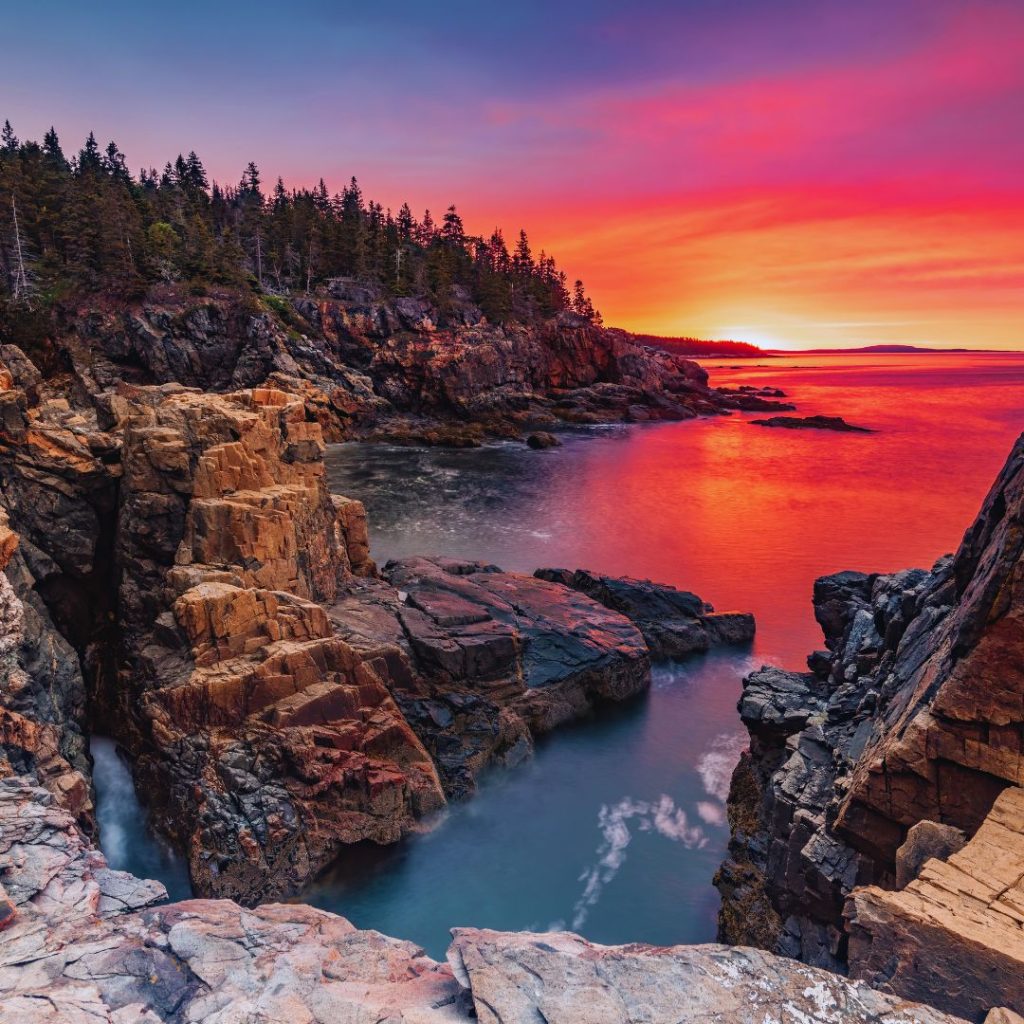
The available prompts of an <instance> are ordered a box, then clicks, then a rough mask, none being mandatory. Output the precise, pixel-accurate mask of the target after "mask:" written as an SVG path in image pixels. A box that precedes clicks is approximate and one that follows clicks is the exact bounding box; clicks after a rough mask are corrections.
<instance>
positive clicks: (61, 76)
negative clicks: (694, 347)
mask: <svg viewBox="0 0 1024 1024" xmlns="http://www.w3.org/2000/svg"><path fill="white" fill-rule="evenodd" d="M3 6H4V7H5V8H6V9H5V10H4V13H3V21H4V32H3V36H4V38H3V41H2V52H3V65H4V70H3V75H2V80H3V84H2V85H0V118H3V117H8V118H10V120H11V122H12V124H13V126H14V129H15V131H16V132H17V134H18V135H20V136H21V137H22V138H41V137H42V134H43V132H44V131H45V130H46V129H47V128H48V127H49V126H50V125H51V124H52V125H54V126H55V127H56V129H57V132H58V134H59V136H60V138H61V141H62V143H63V145H64V148H65V150H68V151H70V150H73V149H77V148H78V147H79V146H80V144H81V141H82V140H83V139H84V137H85V135H86V134H87V133H88V131H89V130H95V132H96V135H97V138H98V139H99V140H100V143H101V144H102V145H105V143H106V142H107V141H109V140H110V139H114V140H115V141H116V142H117V143H118V145H119V146H120V148H121V149H122V150H123V151H124V152H125V153H126V154H127V156H128V161H129V165H130V166H131V167H132V168H136V169H137V168H139V167H141V166H144V165H145V166H157V167H161V166H162V165H163V164H164V162H165V161H166V160H168V159H173V157H174V156H176V155H177V153H178V152H186V153H187V152H188V151H189V150H190V149H194V150H196V152H197V153H198V154H199V155H200V157H201V158H202V159H203V161H204V163H205V164H206V166H207V168H208V170H209V171H210V172H211V174H212V176H213V177H215V178H216V179H218V180H220V181H222V182H235V181H237V180H238V178H239V177H240V176H241V171H242V169H243V167H244V166H245V164H246V162H247V161H249V160H255V161H256V162H257V164H258V165H259V167H260V169H261V172H262V175H263V178H264V180H265V181H273V180H274V179H275V178H276V177H277V176H278V175H280V176H282V177H283V178H284V180H285V182H286V184H288V185H296V186H298V185H309V184H314V183H315V182H316V181H317V179H318V178H320V177H321V176H322V177H323V178H324V179H325V181H326V182H327V184H328V187H329V188H331V190H332V191H334V190H337V189H340V188H341V186H342V185H343V184H344V183H345V182H346V181H347V180H348V179H349V177H351V176H352V175H355V176H357V177H358V178H359V181H360V184H361V185H362V187H363V191H364V194H366V195H368V196H369V197H372V198H374V199H376V200H379V201H380V202H382V203H384V204H385V205H386V206H392V207H394V208H397V207H398V206H399V205H400V204H401V203H402V202H403V201H404V200H408V201H409V202H410V204H411V205H412V206H413V207H414V209H415V210H417V211H419V210H422V209H423V208H426V207H429V208H430V209H431V210H432V211H433V212H434V213H435V214H437V213H439V212H441V211H443V210H444V208H445V207H447V206H448V204H449V203H452V202H454V203H456V204H457V205H458V208H459V211H460V212H461V213H462V215H463V218H464V220H465V222H466V225H467V228H468V229H469V230H471V231H475V232H479V233H484V232H487V233H489V232H490V230H491V229H492V228H493V227H494V226H495V225H501V226H502V227H503V228H504V229H505V233H506V236H507V237H508V236H512V235H514V234H515V233H517V232H518V230H519V228H520V227H523V228H525V229H526V230H527V232H528V234H529V236H530V239H531V242H532V244H533V248H534V250H535V251H537V250H539V249H541V248H544V249H546V250H547V251H548V252H551V253H553V254H554V255H555V256H556V257H557V258H558V260H559V263H560V265H562V266H563V267H564V269H565V270H566V271H567V272H568V273H569V275H570V278H575V277H582V278H583V280H584V281H585V282H586V284H587V288H588V291H589V292H590V293H591V295H592V296H593V298H594V300H595V302H596V304H597V305H598V307H599V308H600V309H601V311H602V312H603V314H604V317H605V321H606V323H609V324H613V325H615V326H621V327H625V328H628V329H631V330H637V331H643V332H649V333H657V334H666V335H673V334H692V335H698V336H702V337H716V338H726V337H727V338H736V339H740V340H746V341H752V342H755V343H760V344H765V345H768V346H771V347H783V348H800V347H814V346H855V345H862V344H875V343H910V344H924V345H936V346H940V347H950V346H970V347H995V348H1024V0H958V2H952V0H859V2H856V3H851V2H849V0H843V2H834V0H675V2H669V0H660V2H658V0H631V2H629V3H623V2H612V0H543V2H542V0H517V2H515V3H512V4H510V3H494V2H488V0H476V2H472V3H471V2H468V0H432V2H429V3H427V2H423V0H420V2H417V3H414V2H409V0H390V2H389V0H378V2H376V3H373V4H367V3H339V2H334V3H330V2H326V0H292V2H291V3H289V4H273V5H272V4H269V3H265V2H262V0H250V2H244V3H243V2H241V0H206V2H205V3H197V2H194V0H176V2H175V3H174V4H172V5H158V4H139V3H138V2H137V0H132V2H130V3H129V2H125V0H111V2H104V0H94V2H93V3H89V4H85V3H82V2H81V0H36V2H35V3H32V4H15V3H13V0H5V2H4V5H3Z"/></svg>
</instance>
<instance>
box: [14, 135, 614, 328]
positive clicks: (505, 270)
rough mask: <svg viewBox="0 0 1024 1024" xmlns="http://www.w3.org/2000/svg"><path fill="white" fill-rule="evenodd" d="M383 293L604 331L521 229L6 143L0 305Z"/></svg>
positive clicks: (579, 287) (252, 177) (93, 145)
mask: <svg viewBox="0 0 1024 1024" xmlns="http://www.w3.org/2000/svg"><path fill="white" fill-rule="evenodd" d="M336 277H349V278H355V279H357V280H359V281H362V282H367V283H374V284H376V285H378V286H379V287H380V288H381V289H383V291H384V292H385V294H387V295H391V296H402V295H422V296H426V297H428V298H430V299H431V300H432V301H433V302H434V303H436V304H437V305H438V306H439V307H440V308H441V310H442V312H444V311H445V310H446V309H448V308H450V307H451V305H452V304H453V303H454V302H456V301H459V299H460V298H462V299H469V300H471V301H474V302H476V303H477V304H478V305H479V306H480V307H481V309H482V310H483V312H484V314H485V315H486V316H487V317H488V318H489V319H490V320H492V321H494V322H499V323H500V322H505V321H508V320H532V319H537V318H542V317H548V316H552V315H554V314H556V313H558V312H561V311H563V310H570V311H572V312H574V313H577V314H579V315H581V316H584V317H586V318H588V319H590V320H594V321H597V322H600V316H599V314H598V313H597V311H596V310H595V309H594V306H593V304H592V303H591V300H590V299H589V298H588V296H587V294H586V292H585V291H584V288H583V284H582V282H580V281H576V282H575V285H574V286H573V287H572V288H571V289H570V288H569V285H568V281H567V279H566V275H565V273H564V272H563V271H561V270H560V269H559V268H558V267H557V266H556V264H555V261H554V259H553V258H552V257H550V256H548V255H546V254H545V253H544V252H541V253H539V254H537V255H536V256H535V255H534V254H533V252H532V250H531V247H530V242H529V239H528V238H527V236H526V233H525V232H524V231H521V232H520V233H519V237H518V239H517V240H516V241H515V243H514V245H512V246H511V249H510V247H509V245H508V244H506V241H505V239H504V237H503V235H502V232H501V231H500V230H499V229H495V231H494V232H493V233H492V234H491V236H490V237H489V238H483V237H478V236H473V235H469V234H467V233H466V230H465V228H464V226H463V223H462V218H461V217H460V216H459V213H458V211H457V210H456V208H455V206H450V207H449V208H448V210H447V211H446V212H445V213H444V215H443V216H442V217H441V218H440V220H439V221H435V219H434V218H433V217H432V216H431V214H430V211H429V210H428V211H427V212H425V213H424V214H423V216H422V217H416V216H415V215H414V214H413V212H412V210H411V209H410V208H409V206H408V204H404V205H403V206H402V207H401V209H400V210H398V212H397V213H394V212H393V211H392V210H390V209H388V210H385V209H384V208H383V207H382V206H381V204H380V203H375V202H373V201H372V200H366V199H364V197H363V194H362V191H361V189H360V187H359V183H358V182H357V181H356V179H355V178H352V179H351V181H350V182H349V184H348V185H347V186H346V187H345V188H344V189H343V190H342V191H341V192H338V193H335V194H334V195H331V194H330V193H329V192H328V189H327V187H326V185H325V184H324V182H323V180H322V179H321V180H320V182H319V184H318V185H317V186H316V188H313V189H287V188H286V187H285V185H284V183H283V182H282V181H281V179H280V178H278V180H277V183H276V184H275V185H274V186H273V187H271V188H270V189H269V190H266V189H265V188H264V184H263V181H262V179H261V176H260V172H259V170H258V168H257V167H256V165H255V164H253V163H250V164H249V165H248V166H247V167H246V169H245V172H244V173H243V175H242V177H241V180H240V181H239V182H238V184H237V185H233V186H221V185H218V184H217V183H216V182H212V183H211V181H210V180H209V177H208V175H207V172H206V170H205V168H204V167H203V164H202V161H201V160H200V159H199V157H198V156H196V154H195V153H194V152H193V153H189V154H188V156H178V157H177V159H176V160H174V161H173V162H171V163H168V164H167V165H166V166H165V167H164V169H163V170H162V171H157V170H155V169H144V170H142V171H140V172H139V174H138V175H132V174H131V173H130V172H129V170H128V164H127V160H126V158H125V156H124V154H123V153H122V152H121V151H120V149H119V148H118V147H117V145H116V144H115V143H113V142H111V143H110V144H109V145H108V146H107V147H106V148H105V149H101V148H100V146H99V145H98V144H97V142H96V138H95V136H94V135H93V134H92V133H90V135H89V137H88V139H87V140H86V142H85V145H84V146H83V147H82V148H81V150H79V152H78V153H77V154H75V155H72V156H70V157H69V156H67V155H65V153H64V151H63V149H62V147H61V144H60V141H59V139H58V138H57V133H56V132H55V131H54V130H53V129H52V128H51V129H50V130H49V131H48V132H47V133H46V135H45V136H44V138H43V141H42V143H41V144H40V143H37V142H20V141H19V140H18V138H17V137H16V136H15V134H14V131H13V130H12V128H11V125H10V122H5V124H4V128H3V132H2V137H0V302H3V303H5V304H6V305H7V306H8V307H10V306H11V305H12V304H17V305H20V306H24V307H29V308H39V307H40V306H46V305H49V304H51V303H53V302H54V301H60V300H61V299H64V298H69V297H74V296H76V295H81V294H88V293H94V292H97V291H104V292H107V293H112V294H115V295H121V296H125V297H131V296H132V295H139V294H142V293H144V292H145V290H146V289H147V288H148V287H149V286H151V285H152V284H155V283H158V282H174V281H177V282H183V283H185V284H188V285H190V286H191V287H192V288H193V289H194V290H195V291H197V292H200V291H202V289H203V288H205V287H207V286H210V285H231V286H248V287H251V288H253V289H255V290H260V291H265V292H276V293H285V292H297V291H301V292H306V293H308V292H311V291H312V290H314V289H315V288H316V287H317V286H319V285H322V284H323V283H324V282H325V281H327V280H328V279H330V278H336Z"/></svg>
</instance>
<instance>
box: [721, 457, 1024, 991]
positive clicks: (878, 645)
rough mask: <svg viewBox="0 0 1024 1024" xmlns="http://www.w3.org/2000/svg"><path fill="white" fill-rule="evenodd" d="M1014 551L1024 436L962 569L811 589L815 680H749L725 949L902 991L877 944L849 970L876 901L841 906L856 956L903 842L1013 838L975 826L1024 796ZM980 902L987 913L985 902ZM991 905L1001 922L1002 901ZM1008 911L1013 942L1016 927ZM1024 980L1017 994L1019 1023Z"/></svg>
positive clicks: (949, 561) (1018, 544)
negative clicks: (919, 830)
mask: <svg viewBox="0 0 1024 1024" xmlns="http://www.w3.org/2000/svg"><path fill="white" fill-rule="evenodd" d="M1022 552H1024V438H1022V439H1021V440H1020V441H1018V443H1017V445H1016V446H1015V447H1014V449H1013V451H1012V453H1011V454H1010V457H1009V459H1008V461H1007V463H1006V466H1005V468H1004V469H1003V471H1002V473H1001V474H1000V476H999V478H998V479H997V481H996V482H995V484H994V486H993V488H992V490H991V491H990V493H989V494H988V496H987V498H986V499H985V502H984V505H983V506H982V509H981V511H980V513H979V515H978V518H977V520H976V521H975V523H974V524H973V525H972V526H971V527H970V529H969V530H968V531H967V533H966V535H965V537H964V540H963V543H962V544H961V546H960V548H959V550H958V551H957V552H956V554H955V555H953V556H952V557H948V558H944V559H942V560H941V561H939V562H938V563H937V564H936V566H935V567H934V568H933V569H932V570H931V571H924V570H909V571H906V572H902V573H897V574H894V575H865V574H862V573H856V572H845V573H839V574H838V575H835V576H830V577H825V578H823V579H820V580H818V581H817V583H816V584H815V587H814V606H815V612H816V616H817V619H818V622H819V623H820V624H821V627H822V631H823V633H824V636H825V643H826V650H824V651H820V652H816V653H814V654H813V655H812V656H811V657H810V659H809V667H810V669H811V671H809V672H806V673H799V672H784V671H781V670H778V669H773V668H766V669H762V670H761V671H759V672H755V673H754V674H752V675H751V676H750V677H748V678H747V679H746V680H745V681H744V690H743V697H742V699H741V702H740V714H741V716H742V718H743V721H744V723H745V724H746V726H747V728H748V730H749V732H750V738H751V742H750V750H749V753H748V754H746V755H745V756H744V757H743V759H742V761H741V763H740V765H739V767H738V768H737V770H736V774H735V776H734V779H733V787H732V794H731V798H730V822H731V826H732V841H731V844H730V857H729V860H728V861H727V862H726V863H725V864H724V865H723V866H722V869H721V871H720V872H719V876H718V886H719V888H720V890H721V892H722V897H723V907H722V914H721V919H720V932H721V936H722V938H723V939H725V940H727V941H730V942H751V943H754V944H757V945H761V946H764V947H767V948H770V949H775V950H777V951H779V952H782V953H785V954H787V955H790V956H794V957H799V958H801V959H803V960H805V961H807V962H809V963H814V964H819V965H824V966H830V967H834V968H839V969H846V968H847V967H849V968H850V969H852V970H853V971H854V972H855V973H856V972H857V971H859V970H861V969H863V970H864V971H865V972H866V973H868V974H870V975H871V976H872V977H873V978H874V979H875V980H876V981H881V982H886V979H888V984H890V985H891V986H892V987H893V988H894V990H896V991H905V990H906V989H905V988H904V987H903V983H902V982H901V980H900V970H898V969H897V966H896V965H897V963H898V962H899V961H900V958H901V956H903V955H905V951H904V953H898V952H896V951H895V950H894V949H893V948H890V950H889V958H888V959H886V957H885V956H883V955H882V954H880V953H879V949H878V948H877V947H876V949H875V950H874V953H873V954H872V961H871V962H872V965H873V966H871V967H870V968H869V967H867V966H863V967H862V966H861V965H860V963H859V961H858V960H857V958H858V957H859V956H861V955H862V954H863V951H864V950H865V949H866V947H867V943H866V941H865V940H866V935H867V932H868V926H867V924H865V923H864V922H865V919H866V918H867V917H868V916H869V915H868V910H867V908H868V906H869V905H870V904H871V901H869V900H867V899H866V898H859V899H855V901H854V905H853V907H852V908H851V907H849V906H848V909H847V913H848V915H850V914H852V916H853V918H854V921H855V925H854V927H855V934H858V933H857V931H856V929H857V928H858V927H859V929H860V930H859V935H860V939H859V942H858V944H855V945H854V946H848V935H849V932H848V929H847V927H845V925H844V906H847V899H848V897H850V894H851V893H854V892H856V891H859V890H857V887H858V886H866V885H870V886H874V887H876V889H877V890H879V891H892V890H894V889H895V888H896V887H897V884H898V883H897V875H898V874H901V873H904V872H901V871H900V870H899V866H900V864H901V861H903V860H905V858H906V857H907V856H909V854H908V848H907V846H906V845H905V844H906V843H907V841H908V833H909V832H910V830H911V829H912V827H914V826H916V825H918V824H919V823H921V822H924V821H929V822H934V823H935V825H936V828H937V830H938V832H937V834H938V835H943V834H948V832H950V831H958V832H960V833H962V834H963V835H965V836H967V837H971V836H974V835H975V834H976V833H977V834H978V836H979V837H982V836H984V835H989V834H992V835H995V834H999V835H1004V834H1006V830H1005V828H1003V830H1002V831H1001V832H1000V831H999V830H998V829H996V828H995V826H994V825H992V826H991V827H989V826H986V827H985V828H988V829H989V831H988V832H986V831H985V828H983V827H982V826H983V823H985V822H986V820H987V818H988V816H989V815H990V812H992V809H993V804H994V803H995V802H996V800H997V797H999V796H1000V794H1001V793H1003V792H1004V791H1006V790H1007V789H1008V788H1011V787H1019V786H1021V785H1022V784H1024V758H1022V749H1024V629H1022V623H1021V619H1022V615H1024V591H1022V585H1021V579H1022V562H1021V556H1022ZM993 813H998V812H993ZM1004 813H1005V812H1004ZM943 830H945V832H944V831H943ZM979 830H981V831H979ZM982 842H983V843H984V840H982ZM911 845H913V842H911ZM940 845H941V844H940ZM1004 846H1005V847H1006V849H1005V850H1004V856H1005V857H1008V858H1010V867H1008V868H1007V869H1006V870H1007V871H1009V872H1010V874H1011V875H1012V874H1013V870H1016V876H1015V877H1016V878H1019V877H1020V876H1022V875H1024V843H1021V842H1019V841H1017V842H1008V843H1006V844H1004ZM951 849H955V846H954V847H949V846H947V847H946V848H945V849H942V850H940V849H938V848H936V849H935V850H934V853H935V855H937V856H939V857H945V856H948V855H949V853H950V852H951ZM978 851H979V848H978V847H975V854H974V856H975V857H977V856H978ZM933 863H934V861H933ZM1014 864H1015V865H1016V868H1015V869H1013V867H1012V866H1013V865H1014ZM899 882H901V883H905V882H906V877H903V878H900V879H899ZM995 888H996V889H997V890H998V889H999V885H998V884H996V885H995ZM869 891H870V890H869ZM927 891H930V892H931V893H932V896H933V897H934V896H935V893H936V892H938V890H937V889H936V888H935V887H933V888H932V889H931V890H927ZM918 898H920V899H927V898H928V897H927V896H926V895H925V894H924V893H923V892H918ZM910 899H911V896H909V895H908V896H907V900H910ZM978 900H979V907H980V906H982V905H984V904H985V903H986V900H985V899H984V898H982V896H981V890H979V892H978ZM987 902H988V903H990V904H992V905H993V907H994V910H993V912H998V913H1001V911H1000V910H999V908H998V906H997V905H996V897H992V898H991V899H989V900H988V901H987ZM875 904H876V905H877V900H876V901H875ZM857 908H859V909H857ZM1014 913H1015V914H1016V918H1015V919H1014V920H1013V922H1012V927H1013V928H1015V929H1017V930H1018V931H1019V930H1020V928H1021V922H1022V921H1024V914H1022V913H1021V910H1020V908H1018V909H1017V910H1016V911H1014ZM857 921H860V925H859V926H858V925H857V924H856V922H857ZM995 922H996V918H993V919H992V923H993V927H994V926H995ZM879 945H881V944H879ZM954 945H955V944H954ZM959 949H960V955H962V956H964V957H967V958H969V957H970V956H972V955H973V954H972V953H970V952H968V949H967V947H966V946H965V945H963V944H962V943H961V945H960V946H959ZM925 955H927V954H925ZM880 957H881V959H880ZM883 962H884V963H885V964H886V965H887V966H882V964H883ZM1004 965H1005V962H1004ZM1021 966H1022V964H1021V961H1019V960H1018V961H1016V962H1015V967H1014V970H1015V971H1016V972H1017V973H1016V975H1015V977H1014V978H1013V979H1012V980H1011V982H1010V984H1011V986H1018V987H1017V988H1016V993H1017V995H1016V997H1015V1000H1014V1004H1019V1005H1016V1006H1015V1008H1017V1009H1021V1008H1024V990H1022V989H1021V988H1020V987H1019V977H1020V973H1019V972H1020V970H1021ZM915 970H916V971H918V972H920V970H921V968H920V967H916V968H915ZM906 976H907V974H906V971H904V972H903V974H902V977H903V978H904V979H905V978H906ZM937 977H938V975H936V976H935V977H933V979H932V981H933V984H932V989H931V990H930V991H932V992H933V996H934V999H933V1001H939V1000H940V998H941V996H940V993H939V987H941V983H939V987H937V986H936V984H935V982H936V978H937ZM997 987H998V983H997V979H995V978H993V977H989V978H988V981H987V982H986V983H985V984H984V985H983V986H982V988H983V989H986V988H987V989H989V990H990V991H988V992H987V993H985V992H981V993H978V992H976V993H975V994H974V996H973V997H972V998H971V999H967V998H966V997H964V998H963V999H962V1001H961V1004H959V1005H967V1006H971V1007H972V1008H977V1007H979V1006H984V1005H985V1003H984V1000H985V999H986V998H991V996H992V992H993V991H995V989H996V988H997ZM922 990H923V989H922V988H918V989H917V991H918V992H920V991H922ZM961 996H964V993H961ZM972 999H973V1001H972ZM939 1004H940V1005H943V1003H942V1002H940V1003H939ZM1014 1004H1011V1005H1014ZM988 1005H991V1003H989V1004H988Z"/></svg>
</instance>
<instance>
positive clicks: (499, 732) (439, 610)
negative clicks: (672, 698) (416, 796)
mask: <svg viewBox="0 0 1024 1024" xmlns="http://www.w3.org/2000/svg"><path fill="white" fill-rule="evenodd" d="M383 575H384V579H385V580H386V581H387V584H389V585H388V586H381V585H380V584H374V583H372V582H367V583H365V584H363V585H362V586H359V587H355V588H350V590H349V592H348V594H347V595H346V596H345V598H344V599H343V600H342V601H341V602H339V603H338V604H336V605H335V606H333V607H332V608H331V609H330V614H331V618H332V620H333V622H334V626H335V628H336V630H337V631H338V632H339V634H340V635H342V636H344V637H345V638H346V640H347V641H348V642H349V643H351V644H352V645H353V646H354V647H355V648H356V649H358V650H362V651H364V652H365V653H366V655H367V656H368V657H371V658H372V659H374V663H375V664H380V665H382V666H387V667H386V668H384V669H382V671H386V672H387V675H388V679H389V685H390V687H391V691H392V693H393V694H394V696H395V699H396V700H397V702H398V704H399V706H400V707H401V709H402V711H403V713H404V714H405V717H406V719H407V720H408V721H409V723H410V724H411V725H412V727H413V729H414V730H415V731H416V733H417V735H418V736H419V737H420V738H421V739H422V740H423V742H424V743H425V744H426V746H427V749H428V750H429V751H430V753H431V755H432V756H433V758H434V760H435V762H436V764H437V766H438V769H439V771H440V774H441V779H442V782H443V783H444V786H445V790H446V792H447V793H448V794H449V795H450V796H454V797H463V796H467V795H468V794H470V793H471V792H473V790H474V789H475V784H476V778H477V776H478V775H479V773H480V771H481V770H482V769H483V768H484V767H486V766H487V765H489V764H493V763H501V764H513V763H515V762H517V761H519V760H521V759H522V758H524V757H526V756H527V755H528V754H529V753H530V751H531V749H532V746H533V737H534V736H535V735H537V734H539V733H543V732H547V731H548V730H550V729H552V728H554V727H555V726H557V725H560V724H562V723H563V722H567V721H570V720H572V719H574V718H578V717H579V716H581V715H583V714H586V713H587V712H589V711H590V710H591V709H592V708H593V707H594V706H595V705H597V704H599V703H601V702H604V701H619V700H624V699H626V698H628V697H632V696H634V695H635V694H638V693H640V692H642V691H643V690H644V689H646V687H647V686H648V685H649V683H650V656H649V653H648V649H647V647H646V645H645V643H644V640H643V637H642V636H641V634H640V632H639V631H638V630H637V629H636V627H635V626H634V625H633V624H632V623H631V622H630V621H629V620H628V619H627V618H625V617H624V616H622V615H620V614H618V613H616V612H613V611H610V610H609V609H607V608H606V607H604V606H603V605H600V604H598V603H597V602H595V601H592V600H590V599H589V598H587V597H584V596H582V595H581V594H579V593H577V592H576V591H574V590H572V589H570V588H568V587H564V586H561V585H559V584H557V583H552V582H549V581H545V580H540V579H536V578H534V577H532V576H525V575H521V574H518V573H506V572H502V571H501V570H500V569H498V568H497V567H496V566H490V565H484V564H481V563H478V562H460V561H458V560H455V559H442V558H411V559H403V560H400V561H395V562H389V563H388V564H387V565H386V566H385V567H384V570H383ZM389 645H390V647H391V652H390V654H389V652H388V647H389ZM394 648H397V649H398V651H399V652H401V657H397V658H396V656H395V654H394Z"/></svg>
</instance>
